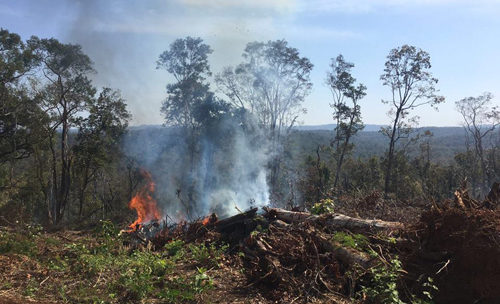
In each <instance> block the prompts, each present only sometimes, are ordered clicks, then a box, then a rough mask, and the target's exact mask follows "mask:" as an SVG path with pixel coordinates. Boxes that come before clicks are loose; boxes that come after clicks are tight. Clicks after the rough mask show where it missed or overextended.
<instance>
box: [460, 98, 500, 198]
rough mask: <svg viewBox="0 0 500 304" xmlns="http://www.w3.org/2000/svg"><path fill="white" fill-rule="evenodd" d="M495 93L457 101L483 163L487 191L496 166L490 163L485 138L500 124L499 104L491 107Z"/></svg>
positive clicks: (481, 163)
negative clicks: (487, 157)
mask: <svg viewBox="0 0 500 304" xmlns="http://www.w3.org/2000/svg"><path fill="white" fill-rule="evenodd" d="M492 98H493V95H492V94H491V93H489V92H485V93H484V94H482V95H480V96H478V97H467V98H463V99H461V100H459V101H456V102H455V106H456V108H457V111H458V112H460V114H461V115H462V117H463V120H464V128H465V130H466V132H467V134H468V135H469V136H470V138H471V139H472V145H473V146H474V153H475V155H476V157H477V158H478V159H479V163H480V165H481V171H482V172H481V174H482V176H483V178H482V179H483V181H482V186H481V190H482V191H487V190H488V186H489V185H491V183H492V182H493V177H494V171H493V168H492V167H494V166H491V167H490V165H489V162H488V160H487V159H486V153H485V146H484V145H485V139H486V138H487V136H488V135H490V134H494V130H495V128H496V127H497V126H498V125H499V124H500V110H499V109H498V106H493V107H491V106H490V104H491V99H492Z"/></svg>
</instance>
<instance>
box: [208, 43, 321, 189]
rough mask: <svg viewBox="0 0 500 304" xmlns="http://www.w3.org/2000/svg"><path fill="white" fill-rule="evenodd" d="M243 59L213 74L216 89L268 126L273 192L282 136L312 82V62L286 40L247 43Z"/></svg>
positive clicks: (276, 179)
mask: <svg viewBox="0 0 500 304" xmlns="http://www.w3.org/2000/svg"><path fill="white" fill-rule="evenodd" d="M243 58H244V62H243V63H241V64H239V65H238V66H236V67H235V68H231V67H227V68H225V69H224V71H223V72H222V73H220V74H218V75H217V76H216V81H217V83H218V86H219V89H220V90H221V91H222V92H223V93H224V94H225V95H226V96H227V97H228V98H229V100H230V102H232V103H233V104H234V105H235V106H237V107H241V108H245V109H247V110H249V112H251V113H253V114H254V115H255V116H256V117H257V118H258V120H259V122H260V124H261V125H262V126H264V127H265V128H266V130H267V134H268V137H269V139H270V140H271V144H272V153H273V155H274V158H273V160H272V161H271V163H270V171H271V172H270V178H269V179H270V184H271V187H272V190H271V191H272V192H273V193H275V191H276V190H277V186H278V185H277V184H278V176H279V171H280V151H279V148H280V144H281V136H282V135H283V134H287V133H288V132H289V131H290V130H291V128H292V127H293V126H294V125H295V124H296V123H297V119H298V117H299V115H300V114H301V113H304V112H305V109H304V108H303V107H302V103H303V102H304V99H305V97H306V96H307V95H308V94H309V92H310V90H311V87H312V83H311V82H310V79H309V74H310V72H311V70H312V68H313V64H312V63H311V62H310V61H309V59H307V58H306V57H301V56H300V54H299V51H298V50H297V49H296V48H293V47H290V46H288V42H287V41H285V40H276V41H268V42H265V43H264V42H251V43H248V44H247V46H246V48H245V50H244V52H243Z"/></svg>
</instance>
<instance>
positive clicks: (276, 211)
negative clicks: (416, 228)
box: [264, 207, 404, 230]
mask: <svg viewBox="0 0 500 304" xmlns="http://www.w3.org/2000/svg"><path fill="white" fill-rule="evenodd" d="M264 211H266V213H267V215H268V216H269V217H271V218H273V217H274V218H277V219H280V220H282V221H285V222H287V223H300V222H304V221H311V222H320V221H321V222H322V223H324V224H325V225H326V226H328V227H331V228H334V229H349V230H356V229H358V230H359V229H367V230H384V229H401V228H403V227H404V225H403V224H402V223H400V222H387V221H382V220H366V219H360V218H355V217H350V216H347V215H343V214H338V213H331V214H325V215H314V214H310V213H307V212H296V211H288V210H284V209H280V208H267V207H264Z"/></svg>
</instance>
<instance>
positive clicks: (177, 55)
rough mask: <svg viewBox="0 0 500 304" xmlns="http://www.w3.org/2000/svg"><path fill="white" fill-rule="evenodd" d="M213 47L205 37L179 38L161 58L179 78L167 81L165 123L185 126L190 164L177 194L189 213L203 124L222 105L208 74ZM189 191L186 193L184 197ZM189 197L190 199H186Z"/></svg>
mask: <svg viewBox="0 0 500 304" xmlns="http://www.w3.org/2000/svg"><path fill="white" fill-rule="evenodd" d="M211 53H212V49H211V48H210V46H208V45H207V44H205V43H203V40H202V39H201V38H193V37H186V38H183V39H177V40H175V41H174V42H173V43H172V44H171V45H170V48H169V49H168V50H166V51H164V52H163V53H162V54H161V55H160V58H159V59H158V61H157V68H158V69H160V68H161V69H165V70H166V71H167V72H169V73H170V74H171V75H172V76H173V77H174V79H175V81H174V82H172V83H169V84H167V98H166V99H165V100H164V101H163V104H162V108H161V111H162V113H163V114H164V115H165V124H166V125H174V126H179V127H181V128H182V129H183V131H184V132H183V133H182V134H183V137H182V139H181V140H184V141H185V142H186V146H187V151H188V153H189V154H188V155H189V157H188V162H189V163H188V164H187V165H186V167H188V168H189V170H186V172H185V173H184V176H183V177H182V178H181V181H179V185H178V189H177V197H178V198H179V200H180V201H181V203H182V204H183V205H184V207H185V208H186V213H187V214H188V216H190V215H191V211H192V210H193V209H195V208H196V204H197V201H196V197H195V193H196V189H195V188H196V179H197V177H196V176H195V172H194V170H195V167H196V165H195V162H196V156H197V152H198V150H199V149H200V145H199V142H198V139H199V134H200V131H201V127H202V126H203V124H204V123H205V122H206V119H207V116H205V115H203V113H205V114H210V113H211V110H210V109H212V110H214V109H215V108H216V107H217V105H218V100H217V98H216V97H215V96H214V94H213V92H211V91H210V86H209V84H208V83H207V82H206V78H207V77H209V76H211V72H210V66H209V64H208V55H210V54H211ZM183 195H185V196H184V197H182V196H183ZM186 200H187V201H186Z"/></svg>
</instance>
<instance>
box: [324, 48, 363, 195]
mask: <svg viewBox="0 0 500 304" xmlns="http://www.w3.org/2000/svg"><path fill="white" fill-rule="evenodd" d="M353 67H354V64H353V63H350V62H346V61H345V60H344V57H343V56H342V55H338V56H337V58H335V59H333V58H332V62H331V64H330V68H331V70H330V71H328V72H327V77H326V84H327V85H328V87H329V89H330V91H331V92H332V95H333V103H332V104H331V107H332V108H333V119H334V120H335V122H336V126H335V138H334V140H333V142H332V146H334V148H335V154H336V157H337V168H336V170H335V179H334V182H333V187H334V188H336V187H337V184H338V180H339V176H340V172H341V170H342V164H343V162H344V158H345V156H346V154H347V153H348V152H349V151H350V150H352V144H350V140H351V138H352V136H354V135H355V134H356V133H357V132H358V131H360V130H362V129H363V128H364V125H363V122H362V121H361V107H360V106H359V101H360V100H361V99H362V98H363V97H364V96H365V95H366V87H365V86H364V85H363V84H358V85H356V79H355V78H354V77H352V75H351V69H352V68H353ZM348 101H349V102H348Z"/></svg>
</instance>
